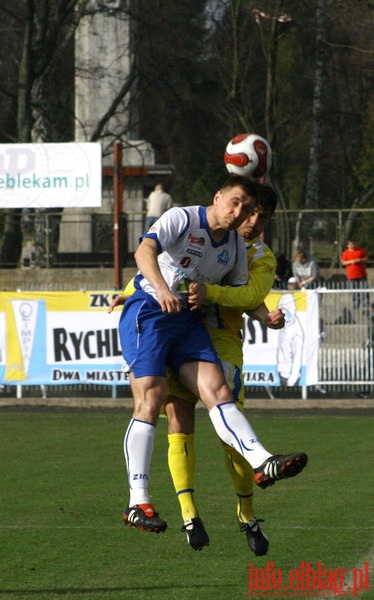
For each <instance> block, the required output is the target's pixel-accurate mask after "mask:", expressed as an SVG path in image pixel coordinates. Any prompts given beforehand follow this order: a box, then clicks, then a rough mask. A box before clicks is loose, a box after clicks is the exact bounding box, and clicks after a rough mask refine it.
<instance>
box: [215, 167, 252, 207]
mask: <svg viewBox="0 0 374 600" xmlns="http://www.w3.org/2000/svg"><path fill="white" fill-rule="evenodd" d="M236 186H240V187H241V188H242V189H243V190H244V191H245V193H246V194H247V196H251V197H252V198H255V199H256V201H258V184H257V183H256V182H255V181H252V179H249V177H244V176H243V175H235V174H234V173H233V174H231V175H230V177H228V178H227V179H226V181H224V183H223V185H222V186H221V191H222V190H224V189H226V188H233V187H236Z"/></svg>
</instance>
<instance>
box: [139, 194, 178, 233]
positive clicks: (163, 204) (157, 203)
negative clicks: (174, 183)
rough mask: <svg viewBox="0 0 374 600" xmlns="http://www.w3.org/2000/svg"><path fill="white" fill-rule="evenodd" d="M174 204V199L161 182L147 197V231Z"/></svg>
mask: <svg viewBox="0 0 374 600" xmlns="http://www.w3.org/2000/svg"><path fill="white" fill-rule="evenodd" d="M172 206H173V199H172V197H171V196H170V194H167V193H166V192H164V188H163V187H162V185H161V183H158V184H157V185H156V186H155V189H154V190H153V192H151V193H150V195H149V198H148V199H147V214H146V217H145V232H147V231H149V229H150V228H151V227H152V225H153V223H155V222H156V221H157V219H159V218H160V217H161V215H163V214H164V212H165V211H167V210H169V208H171V207H172Z"/></svg>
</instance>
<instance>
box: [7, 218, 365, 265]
mask: <svg viewBox="0 0 374 600" xmlns="http://www.w3.org/2000/svg"><path fill="white" fill-rule="evenodd" d="M72 210H73V209H71V211H70V212H66V211H64V212H61V211H60V212H56V211H51V210H48V211H47V210H45V211H44V210H43V211H24V214H22V215H14V216H13V220H14V222H12V215H9V214H8V215H5V214H4V211H3V212H1V211H0V250H1V242H2V239H5V237H6V236H7V235H9V233H10V232H11V231H12V230H15V229H16V228H17V227H19V228H20V231H19V233H17V234H16V235H17V236H19V235H21V236H22V240H23V241H22V255H21V258H19V259H17V260H18V264H15V263H14V260H13V259H12V260H10V259H9V258H7V256H5V257H4V256H2V257H1V263H0V268H1V267H2V268H15V267H16V266H33V265H35V266H39V267H46V268H58V267H112V266H113V237H114V236H113V228H114V223H113V212H108V211H106V210H104V209H96V210H95V211H94V210H93V211H92V212H91V211H90V212H87V209H86V212H83V211H79V210H78V209H74V213H73V214H72ZM144 214H145V213H144V212H141V211H133V212H126V213H125V212H124V213H122V214H121V216H120V223H119V230H120V236H119V239H120V245H121V249H120V251H121V257H122V261H123V264H122V266H123V267H126V266H127V264H128V263H129V262H131V261H132V258H133V253H134V251H135V249H136V247H137V245H138V240H139V236H140V235H141V234H142V233H143V231H144ZM301 217H303V222H304V227H305V226H306V232H304V235H303V237H302V239H303V242H305V243H307V247H308V248H309V254H310V255H311V256H313V258H314V259H315V260H317V262H318V263H319V264H320V266H321V267H324V268H329V267H330V266H335V267H336V266H338V265H339V256H340V253H341V251H342V250H343V249H344V247H345V237H346V236H347V234H348V235H349V237H351V233H350V231H349V232H348V231H347V228H346V224H347V222H348V219H349V223H350V224H351V225H352V224H353V223H354V237H355V239H356V240H358V241H359V242H360V243H362V244H364V246H365V248H366V250H368V252H369V255H370V254H373V252H372V251H371V250H372V249H370V247H368V244H369V243H372V239H373V233H374V209H356V210H355V211H354V212H353V211H349V210H348V209H331V210H326V209H325V210H304V211H303V210H281V209H279V210H277V211H276V213H275V214H274V216H273V218H272V223H271V227H270V228H269V231H268V233H267V235H268V241H269V244H270V246H271V247H272V249H273V251H274V252H275V253H277V252H280V251H282V252H285V253H286V254H287V255H288V257H289V258H290V257H292V255H293V250H292V248H293V244H294V243H295V240H296V238H297V231H298V230H299V223H300V219H301ZM72 232H74V236H75V237H76V238H77V237H82V238H84V239H85V240H86V241H87V247H89V248H91V250H90V251H86V252H75V251H74V250H73V249H71V248H70V247H69V244H65V248H63V250H61V246H64V244H61V242H62V241H63V239H64V235H65V236H66V233H68V236H71V235H72ZM13 234H14V231H13ZM12 239H13V238H12ZM17 239H18V238H17ZM365 240H366V241H367V243H366V242H365ZM369 245H370V244H369ZM66 246H68V248H66ZM11 254H12V253H11Z"/></svg>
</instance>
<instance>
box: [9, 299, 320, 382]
mask: <svg viewBox="0 0 374 600" xmlns="http://www.w3.org/2000/svg"><path fill="white" fill-rule="evenodd" d="M116 295H117V293H116V292H108V291H80V292H78V291H77V292H0V384H1V385H64V384H69V385H70V384H105V385H127V384H128V374H127V373H125V372H124V371H123V370H122V367H123V359H122V353H121V348H120V343H119V337H118V321H119V317H120V314H121V309H120V308H117V309H116V310H115V311H113V313H111V314H108V307H109V304H110V302H111V300H112V298H113V297H114V296H116ZM266 303H267V305H268V306H269V308H270V309H273V308H276V307H277V306H279V307H281V308H282V310H284V312H285V313H286V326H285V328H284V329H282V330H279V331H275V330H271V329H267V328H264V327H263V326H261V325H260V324H259V323H258V322H257V321H252V320H251V319H247V318H246V319H245V321H244V346H243V348H244V381H245V384H246V385H262V386H279V385H288V386H291V385H314V384H316V383H317V381H318V378H317V377H318V365H317V359H318V342H319V322H318V294H317V293H316V292H313V291H311V292H296V293H277V292H272V293H271V294H270V295H269V296H268V297H267V299H266Z"/></svg>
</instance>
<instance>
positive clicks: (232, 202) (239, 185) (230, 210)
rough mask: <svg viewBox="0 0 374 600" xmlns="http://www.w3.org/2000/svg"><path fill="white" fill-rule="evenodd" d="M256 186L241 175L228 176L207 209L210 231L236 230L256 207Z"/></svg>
mask: <svg viewBox="0 0 374 600" xmlns="http://www.w3.org/2000/svg"><path fill="white" fill-rule="evenodd" d="M257 199H258V184H256V183H255V182H253V181H251V179H249V178H248V177H243V176H242V175H230V177H228V179H226V181H225V182H224V184H223V185H222V187H221V189H220V190H219V191H218V192H217V193H216V194H215V196H214V198H213V204H212V205H211V206H209V207H208V209H207V217H208V222H209V226H210V227H211V228H212V229H225V230H230V229H237V228H238V227H239V225H240V224H241V223H242V222H243V221H244V220H245V219H246V218H247V217H248V215H250V214H252V213H253V211H254V209H255V207H256V206H257Z"/></svg>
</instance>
